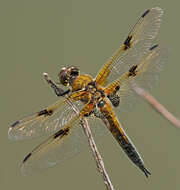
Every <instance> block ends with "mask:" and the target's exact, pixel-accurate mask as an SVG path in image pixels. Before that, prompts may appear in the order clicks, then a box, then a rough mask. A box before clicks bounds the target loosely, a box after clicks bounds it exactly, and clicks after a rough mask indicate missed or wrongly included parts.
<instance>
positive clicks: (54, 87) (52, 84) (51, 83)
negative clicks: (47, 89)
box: [43, 73, 70, 96]
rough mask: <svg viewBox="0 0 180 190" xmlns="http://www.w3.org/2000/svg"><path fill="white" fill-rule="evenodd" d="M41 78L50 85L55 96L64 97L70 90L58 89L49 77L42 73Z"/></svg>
mask: <svg viewBox="0 0 180 190" xmlns="http://www.w3.org/2000/svg"><path fill="white" fill-rule="evenodd" d="M43 76H44V78H45V80H46V82H47V83H48V84H50V85H51V88H52V89H53V90H54V92H55V94H56V95H57V96H64V95H66V94H68V93H69V92H70V89H68V90H63V89H62V88H60V87H59V86H58V85H57V84H56V83H55V82H54V81H53V80H52V79H51V78H50V77H49V75H48V74H47V73H43Z"/></svg>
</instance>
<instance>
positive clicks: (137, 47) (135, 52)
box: [96, 7, 163, 86]
mask: <svg viewBox="0 0 180 190" xmlns="http://www.w3.org/2000/svg"><path fill="white" fill-rule="evenodd" d="M162 15H163V11H162V9H161V8H159V7H155V8H152V9H149V10H147V11H146V12H145V13H143V15H142V16H141V17H140V18H139V20H138V21H137V23H136V24H135V25H134V27H133V28H132V30H131V31H130V33H129V34H128V37H127V38H126V40H125V42H124V44H123V45H122V46H121V47H120V48H119V49H118V50H117V51H116V52H115V53H114V55H113V56H112V57H111V58H110V60H109V61H108V62H107V63H106V64H105V65H104V66H103V67H102V69H101V70H100V72H99V74H98V75H97V77H96V82H97V83H98V84H101V85H103V86H105V85H107V84H108V83H109V82H111V81H112V80H115V79H116V78H117V77H118V76H119V75H121V74H122V73H123V72H124V71H125V70H126V66H125V65H124V67H122V66H121V65H122V63H123V62H125V64H126V65H127V66H128V65H129V64H131V63H132V62H134V61H138V60H140V59H141V58H142V57H143V55H144V54H145V53H146V52H147V51H148V49H149V48H150V47H151V44H152V41H153V39H154V38H155V37H156V35H157V33H158V31H159V28H160V23H161V17H162ZM124 55H126V56H124ZM108 81H109V82H108Z"/></svg>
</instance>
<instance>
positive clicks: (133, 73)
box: [128, 65, 137, 76]
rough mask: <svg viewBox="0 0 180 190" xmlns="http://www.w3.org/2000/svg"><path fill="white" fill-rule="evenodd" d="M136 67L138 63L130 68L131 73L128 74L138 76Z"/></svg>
mask: <svg viewBox="0 0 180 190" xmlns="http://www.w3.org/2000/svg"><path fill="white" fill-rule="evenodd" d="M136 69H137V65H133V66H132V67H131V68H130V69H129V74H128V76H136V72H135V71H136Z"/></svg>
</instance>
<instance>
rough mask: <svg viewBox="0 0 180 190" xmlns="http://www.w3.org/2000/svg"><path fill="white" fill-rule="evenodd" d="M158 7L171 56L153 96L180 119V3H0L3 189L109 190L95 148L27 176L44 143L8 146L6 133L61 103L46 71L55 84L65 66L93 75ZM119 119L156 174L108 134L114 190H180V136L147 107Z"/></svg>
mask: <svg viewBox="0 0 180 190" xmlns="http://www.w3.org/2000/svg"><path fill="white" fill-rule="evenodd" d="M155 6H160V7H161V8H163V9H164V12H165V13H164V17H163V22H162V25H161V30H160V32H159V35H158V38H157V41H158V42H159V43H160V44H163V45H164V46H167V47H170V49H172V51H171V55H170V56H169V60H168V64H167V65H166V67H165V68H164V70H163V72H162V73H161V77H160V81H159V85H158V87H156V88H154V89H153V95H154V96H155V97H156V98H157V99H158V100H159V101H160V102H161V103H162V104H163V105H165V106H166V107H167V108H168V109H169V110H170V111H172V113H174V114H175V115H176V116H180V114H179V111H180V107H179V97H180V96H179V95H180V88H179V85H178V82H179V80H180V74H179V71H180V63H179V41H180V40H179V33H180V25H179V18H180V13H179V1H164V0H156V1H153V0H148V1H145V0H136V1H132V0H126V1H123V0H121V1H120V0H119V1H117V0H112V1H103V0H101V1H97V0H91V1H87V0H74V1H72V0H71V1H68V0H67V1H65V0H64V1H63V0H52V1H50V0H49V1H48V0H6V1H3V0H0V23H1V29H0V48H1V50H0V52H1V56H0V66H1V69H0V72H1V73H0V83H1V109H0V110H1V128H0V129H1V132H0V135H1V136H0V146H1V147H0V148H1V153H0V189H6V190H9V189H13V190H17V189H18V190H20V189H26V190H30V189H31V190H32V189H43V190H49V189H52V188H53V189H67V190H69V189H86V190H88V189H105V187H104V184H103V181H102V179H101V176H100V174H99V173H98V172H97V169H96V165H95V162H94V160H93V158H92V155H91V152H90V151H89V150H87V151H84V152H82V153H81V154H79V155H78V156H76V157H75V158H74V159H71V160H69V161H68V162H66V163H64V164H63V165H57V166H56V167H54V168H52V169H48V170H47V171H44V172H42V173H40V174H38V175H34V176H30V177H23V176H22V175H21V174H20V168H19V165H20V163H21V161H22V159H23V158H24V156H25V155H26V154H27V153H28V152H29V151H30V150H32V148H33V147H34V146H36V145H37V144H39V143H40V142H41V141H42V139H43V138H40V139H37V140H33V141H25V142H10V141H9V140H8V139H7V131H8V127H9V125H10V124H11V123H12V122H13V121H15V120H17V119H18V118H21V117H22V116H24V115H27V114H30V113H32V112H34V111H39V110H40V109H41V108H43V107H44V106H45V105H49V104H51V103H53V102H54V101H56V100H57V99H58V98H56V97H55V95H54V94H53V92H52V90H51V89H50V88H49V86H48V85H47V84H46V83H45V82H44V80H43V77H42V73H43V72H48V73H49V74H50V76H52V77H53V78H54V79H55V80H57V74H58V72H59V71H60V69H61V67H63V66H65V65H76V66H77V67H79V68H80V69H81V70H82V71H84V72H86V73H89V74H92V75H93V76H95V75H96V73H97V72H98V70H99V69H100V67H101V65H102V64H103V63H104V62H105V61H106V60H107V58H108V57H109V56H111V54H112V53H113V52H114V51H115V50H116V49H117V48H118V47H119V45H120V42H123V41H124V39H125V38H126V36H127V33H128V32H129V30H130V28H131V27H132V26H133V25H134V23H135V22H136V20H137V18H138V17H139V16H140V15H141V14H142V13H143V12H144V11H145V10H146V9H147V8H151V7H155ZM119 119H120V120H121V122H122V123H123V125H124V128H125V129H126V131H127V132H128V135H129V136H130V137H131V139H132V140H133V142H134V143H135V145H136V146H137V148H138V150H139V152H140V153H141V154H142V157H143V159H144V161H145V163H146V166H147V168H149V169H150V170H151V171H152V175H151V176H150V178H149V179H146V178H145V176H144V175H143V173H142V172H141V171H140V170H139V169H138V168H136V167H135V166H134V165H133V164H131V163H130V161H129V159H128V158H127V157H126V156H125V155H124V153H123V152H122V151H121V149H120V148H119V146H118V145H117V144H116V142H115V140H114V139H113V138H112V137H111V135H110V134H109V135H107V136H104V137H103V138H104V140H103V141H102V143H101V144H100V145H99V146H98V147H99V149H100V150H101V153H102V156H103V158H104V162H105V166H106V168H107V171H108V173H109V176H110V178H111V180H112V182H113V184H114V187H115V189H138V190H139V189H146V190H152V189H163V190H166V189H170V188H171V189H173V190H178V189H179V187H180V180H179V174H180V164H179V163H180V159H179V158H180V149H179V139H180V138H179V137H180V130H178V129H176V128H175V127H173V126H172V125H171V124H170V123H169V122H168V121H166V120H164V119H163V118H162V117H161V116H160V115H159V114H157V113H156V112H155V111H154V110H152V109H151V107H150V106H148V105H147V104H146V103H144V102H143V101H142V103H141V104H140V105H139V106H136V107H135V109H134V110H132V112H127V113H121V115H119Z"/></svg>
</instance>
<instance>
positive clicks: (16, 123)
mask: <svg viewBox="0 0 180 190" xmlns="http://www.w3.org/2000/svg"><path fill="white" fill-rule="evenodd" d="M18 124H19V121H16V122H14V123H13V124H12V125H11V127H15V126H16V125H18Z"/></svg>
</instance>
